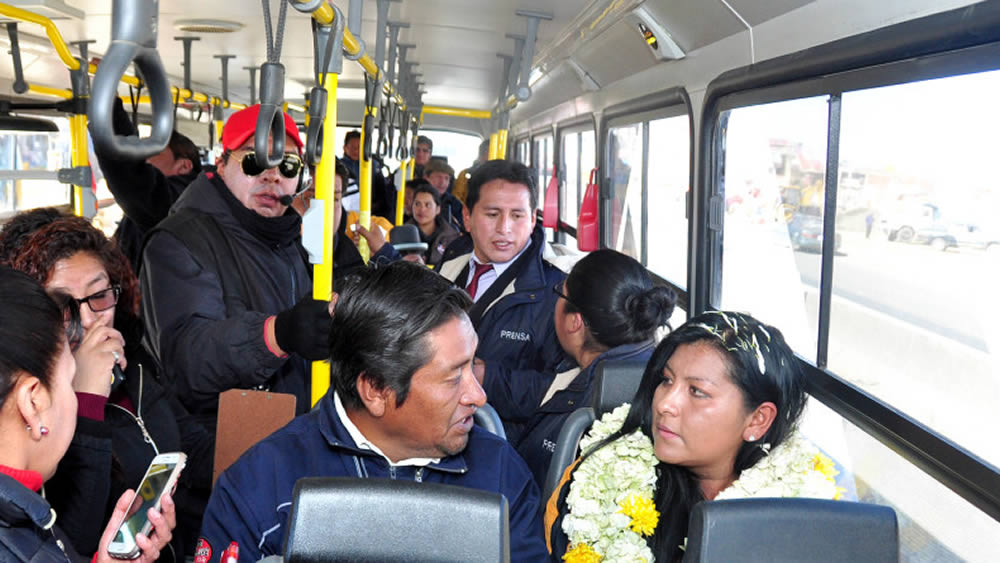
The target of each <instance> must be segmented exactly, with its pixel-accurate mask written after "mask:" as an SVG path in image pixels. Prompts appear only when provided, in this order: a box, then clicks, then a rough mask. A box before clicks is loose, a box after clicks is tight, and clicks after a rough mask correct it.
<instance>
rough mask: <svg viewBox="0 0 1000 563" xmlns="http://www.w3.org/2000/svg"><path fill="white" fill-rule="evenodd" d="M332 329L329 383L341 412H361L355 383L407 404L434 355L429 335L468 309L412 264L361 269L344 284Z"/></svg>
mask: <svg viewBox="0 0 1000 563" xmlns="http://www.w3.org/2000/svg"><path fill="white" fill-rule="evenodd" d="M339 295H340V297H339V300H338V301H337V305H336V310H335V311H334V315H333V322H332V327H331V329H330V358H331V359H330V382H331V385H332V387H333V389H334V390H335V391H336V392H337V396H338V397H340V400H341V401H342V402H343V404H344V407H345V408H349V409H362V408H364V403H363V402H362V401H361V396H360V395H359V394H358V388H357V384H358V378H359V377H364V378H365V379H367V380H368V381H369V382H370V383H371V384H372V386H374V387H375V388H376V389H386V388H388V389H391V390H393V391H394V392H395V393H396V406H397V407H398V406H400V405H402V404H403V402H404V401H405V400H406V396H407V394H408V393H409V391H410V381H411V380H412V379H413V374H414V373H415V372H416V371H417V370H418V369H420V368H421V367H423V366H424V365H426V364H427V363H428V362H429V361H430V360H431V358H432V356H433V354H434V350H432V349H431V347H430V346H429V345H428V342H427V337H428V335H429V334H430V332H431V331H433V330H434V329H436V328H438V327H440V326H442V325H444V324H445V323H447V322H448V321H451V320H452V319H454V318H457V317H464V316H465V310H466V309H468V308H469V306H471V305H472V301H471V300H470V299H469V296H468V295H467V294H466V293H465V292H464V291H462V290H461V289H457V288H455V287H454V286H452V285H451V283H449V282H448V281H447V280H445V279H444V278H443V277H441V276H440V275H438V274H436V273H434V272H432V271H431V270H428V269H427V268H425V267H423V266H418V265H416V264H412V263H410V262H402V261H400V262H393V263H392V264H390V265H388V266H386V267H384V268H377V269H365V270H362V271H361V272H359V273H358V274H355V275H352V276H350V277H349V278H347V279H346V280H345V281H344V286H343V287H342V288H341V289H340V291H339Z"/></svg>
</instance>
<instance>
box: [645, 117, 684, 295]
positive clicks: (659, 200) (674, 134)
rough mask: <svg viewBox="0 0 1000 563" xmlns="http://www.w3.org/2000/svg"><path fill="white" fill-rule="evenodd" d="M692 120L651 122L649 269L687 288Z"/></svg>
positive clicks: (658, 120)
mask: <svg viewBox="0 0 1000 563" xmlns="http://www.w3.org/2000/svg"><path fill="white" fill-rule="evenodd" d="M690 138H691V133H690V121H689V119H688V116H687V115H686V114H685V115H679V116H676V117H667V118H663V119H656V120H654V121H650V122H649V154H650V155H655V157H651V158H650V159H649V173H648V174H649V176H648V182H649V187H648V189H647V190H646V195H647V201H646V209H647V210H648V211H647V212H648V213H649V221H648V224H647V233H646V240H647V241H649V243H648V244H649V249H648V262H649V263H648V266H649V269H650V270H652V271H654V272H656V273H657V274H660V275H661V276H663V277H664V278H666V279H667V280H669V281H670V282H672V283H673V284H675V285H677V286H678V287H681V288H687V248H688V222H687V217H686V211H687V193H688V181H689V179H690V176H689V172H690V163H691V159H690Z"/></svg>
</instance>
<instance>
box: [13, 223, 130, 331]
mask: <svg viewBox="0 0 1000 563" xmlns="http://www.w3.org/2000/svg"><path fill="white" fill-rule="evenodd" d="M78 252H86V253H89V254H91V255H92V256H94V257H95V258H97V260H98V261H99V262H100V263H101V265H102V266H104V270H105V271H106V272H107V273H108V277H109V278H111V283H112V284H118V285H120V286H121V288H122V293H121V298H120V299H119V300H118V306H117V307H116V308H115V325H116V326H123V324H122V323H124V322H127V321H132V320H134V319H135V317H137V316H138V312H139V283H138V281H136V277H135V274H134V273H132V266H131V265H129V262H128V259H127V258H125V255H124V254H122V253H121V251H120V250H119V249H118V247H117V246H116V245H115V243H114V242H112V241H111V240H110V239H108V237H106V236H104V233H102V232H101V231H99V230H97V228H95V227H94V226H93V225H91V224H90V223H89V222H88V221H87V220H86V219H83V218H81V217H74V216H68V215H67V216H62V217H59V218H57V219H55V220H53V221H51V222H49V223H48V224H46V225H43V226H42V227H40V228H38V229H37V230H35V232H33V233H31V234H30V235H29V236H28V237H27V238H26V239H25V240H24V242H23V244H22V245H21V248H20V250H19V252H18V255H17V256H16V257H14V258H13V259H12V260H11V263H10V266H11V267H13V268H14V269H16V270H20V271H22V272H24V273H26V274H28V275H29V276H31V277H32V278H34V279H35V281H37V282H38V283H40V284H42V285H45V283H46V282H48V279H49V277H50V276H51V274H52V268H54V267H55V265H56V263H57V262H59V261H60V260H64V259H66V258H69V257H71V256H73V255H74V254H76V253H78ZM119 321H121V322H119Z"/></svg>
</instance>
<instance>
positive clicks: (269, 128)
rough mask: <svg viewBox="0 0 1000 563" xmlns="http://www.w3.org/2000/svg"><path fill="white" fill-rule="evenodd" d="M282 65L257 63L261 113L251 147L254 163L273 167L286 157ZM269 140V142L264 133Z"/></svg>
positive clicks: (262, 166) (258, 116)
mask: <svg viewBox="0 0 1000 563" xmlns="http://www.w3.org/2000/svg"><path fill="white" fill-rule="evenodd" d="M284 105H285V67H284V66H283V65H282V64H281V63H264V64H262V65H260V114H259V115H257V130H256V131H254V137H253V150H254V156H255V157H256V158H257V165H258V166H260V167H261V168H274V167H275V166H277V165H279V164H281V159H282V158H284V157H285V111H284V109H283V108H282V106H284ZM268 135H270V137H271V143H270V146H268V142H267V137H268Z"/></svg>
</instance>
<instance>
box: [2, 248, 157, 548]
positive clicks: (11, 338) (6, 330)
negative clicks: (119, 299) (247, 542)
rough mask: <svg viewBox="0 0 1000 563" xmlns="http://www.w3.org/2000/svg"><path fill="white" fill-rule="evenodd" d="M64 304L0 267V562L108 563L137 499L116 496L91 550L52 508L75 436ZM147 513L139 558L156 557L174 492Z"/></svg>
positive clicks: (73, 322) (73, 315) (71, 310)
mask: <svg viewBox="0 0 1000 563" xmlns="http://www.w3.org/2000/svg"><path fill="white" fill-rule="evenodd" d="M63 302H64V303H65V304H66V305H67V307H66V309H65V310H64V309H62V308H60V306H59V305H57V303H56V302H55V301H54V300H53V299H52V298H51V297H50V296H49V295H46V293H45V291H44V290H43V289H42V287H40V286H39V284H38V282H36V281H35V280H33V279H31V278H30V277H28V276H26V275H25V274H23V273H21V272H17V271H14V270H12V269H10V268H6V267H0V436H3V439H2V440H0V561H4V562H5V563H6V562H14V561H24V562H28V561H46V562H48V561H52V562H57V561H64V562H69V561H79V560H80V555H81V554H82V555H85V556H86V557H87V560H91V561H96V562H98V563H111V562H112V561H114V559H112V558H111V556H110V554H109V553H108V550H107V548H108V544H109V543H110V542H111V539H112V538H113V537H114V534H115V532H116V531H117V529H118V525H119V523H120V522H121V520H122V519H123V517H124V516H125V512H126V511H127V510H128V507H129V503H130V502H131V500H132V494H131V492H132V491H125V492H124V493H122V494H121V495H120V496H118V497H114V498H116V499H117V503H115V504H114V506H113V510H112V511H111V512H110V514H109V515H108V516H107V517H105V516H104V515H103V514H101V515H99V516H100V518H99V519H96V520H95V521H94V522H93V525H94V527H96V528H97V530H98V534H99V536H100V538H99V539H100V542H99V544H95V548H94V549H93V550H87V551H81V550H78V549H74V546H73V545H72V544H71V543H70V541H69V538H68V537H67V536H66V534H65V533H64V531H63V526H64V525H65V524H66V521H65V519H64V518H62V517H61V516H62V513H59V512H57V511H56V510H54V508H53V507H54V506H55V503H54V502H53V500H54V497H55V496H56V495H55V494H54V492H53V490H52V489H51V487H49V486H48V485H50V484H51V483H52V479H51V478H52V476H53V474H54V473H55V472H56V467H57V464H60V463H61V461H60V458H62V457H63V455H64V454H65V453H66V452H67V448H71V441H72V440H74V439H75V437H74V430H75V427H76V421H77V408H78V407H77V400H76V397H74V394H73V390H74V385H75V379H76V375H77V372H76V369H75V368H76V365H75V362H74V361H73V355H72V354H71V353H70V348H71V344H70V342H69V339H68V338H67V333H68V332H73V329H74V328H76V329H79V322H80V320H79V317H78V313H77V311H78V310H77V309H76V304H75V303H69V302H66V301H65V300H63ZM67 313H68V317H69V321H68V324H69V329H70V330H67V327H66V323H67V321H66V319H67ZM43 483H45V484H46V485H47V486H46V488H45V491H44V494H41V489H42V486H43ZM102 512H103V511H102ZM57 516H58V518H57ZM96 516H97V515H95V518H96ZM148 517H149V521H150V522H151V523H152V524H153V532H151V533H150V534H149V535H148V537H143V536H141V535H140V536H137V538H136V543H137V544H138V546H139V548H140V549H141V550H142V553H141V554H140V556H139V558H138V559H137V561H138V562H139V563H152V562H153V561H156V560H157V558H158V557H159V555H160V553H161V549H163V548H164V546H165V545H166V544H167V542H168V541H170V537H171V529H172V528H173V527H174V520H175V514H174V503H173V501H172V500H171V498H170V495H166V496H164V498H163V501H162V504H161V509H160V510H159V511H157V510H153V509H150V510H149V514H148ZM57 520H58V523H57ZM91 554H94V555H93V559H91Z"/></svg>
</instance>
